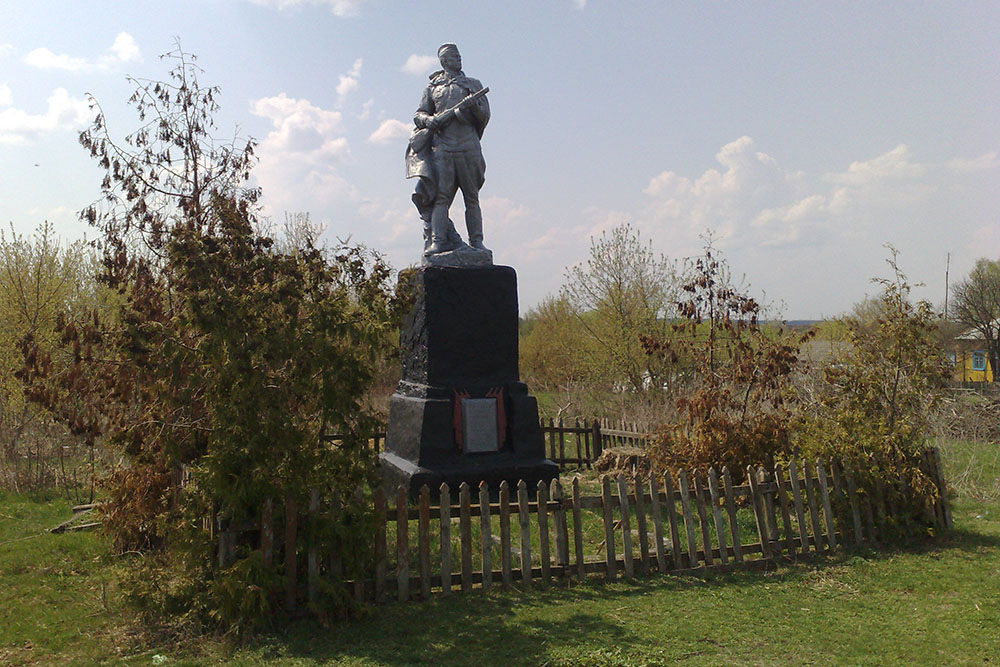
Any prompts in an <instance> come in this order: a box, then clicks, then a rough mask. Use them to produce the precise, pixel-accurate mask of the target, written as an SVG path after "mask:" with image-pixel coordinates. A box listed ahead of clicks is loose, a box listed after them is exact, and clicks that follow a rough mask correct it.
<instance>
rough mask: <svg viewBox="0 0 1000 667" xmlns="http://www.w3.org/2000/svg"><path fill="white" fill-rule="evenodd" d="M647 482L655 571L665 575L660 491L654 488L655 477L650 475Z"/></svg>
mask: <svg viewBox="0 0 1000 667" xmlns="http://www.w3.org/2000/svg"><path fill="white" fill-rule="evenodd" d="M648 482H649V513H650V514H651V515H652V516H653V540H655V546H656V569H657V570H659V571H660V572H661V573H666V571H667V554H666V551H665V550H664V548H663V516H662V515H661V513H660V490H659V489H658V488H657V487H656V475H650V476H649V480H648ZM671 502H672V501H671Z"/></svg>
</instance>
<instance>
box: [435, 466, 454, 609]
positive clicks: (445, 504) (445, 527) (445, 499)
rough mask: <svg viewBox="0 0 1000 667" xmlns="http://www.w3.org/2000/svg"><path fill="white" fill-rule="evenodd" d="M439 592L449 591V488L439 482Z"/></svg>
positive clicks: (444, 483) (445, 483)
mask: <svg viewBox="0 0 1000 667" xmlns="http://www.w3.org/2000/svg"><path fill="white" fill-rule="evenodd" d="M438 504H439V505H440V512H441V594H442V595H448V594H449V593H451V489H449V488H448V483H447V482H441V499H440V500H439V501H438Z"/></svg>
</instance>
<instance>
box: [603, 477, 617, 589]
mask: <svg viewBox="0 0 1000 667" xmlns="http://www.w3.org/2000/svg"><path fill="white" fill-rule="evenodd" d="M601 509H602V510H603V513H604V556H605V558H604V560H605V564H606V565H607V576H608V580H609V581H613V580H614V579H615V578H616V577H617V576H618V563H617V562H616V561H617V559H616V558H615V520H614V514H612V510H611V479H610V478H609V477H604V478H603V479H602V480H601Z"/></svg>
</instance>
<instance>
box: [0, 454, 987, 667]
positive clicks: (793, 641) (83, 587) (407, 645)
mask: <svg viewBox="0 0 1000 667" xmlns="http://www.w3.org/2000/svg"><path fill="white" fill-rule="evenodd" d="M942 445H943V447H944V452H943V454H944V456H943V458H944V462H945V465H946V468H947V470H948V474H949V478H955V479H956V480H958V479H960V478H962V475H963V473H965V472H968V474H966V475H965V477H964V479H965V482H963V483H961V484H960V483H958V482H957V481H956V483H954V484H953V487H954V488H955V489H956V490H957V491H958V493H959V494H960V495H959V497H958V499H957V500H956V502H955V509H954V516H955V523H956V531H955V532H954V533H953V534H952V535H951V536H950V537H948V538H947V539H944V540H941V541H937V542H914V543H910V544H907V545H903V546H901V547H898V548H896V549H894V550H891V551H883V552H878V553H876V552H863V553H859V554H854V553H848V554H839V555H837V556H835V557H829V558H822V559H817V560H812V561H807V562H804V563H798V564H793V565H791V566H782V567H779V568H776V569H772V570H770V571H765V572H740V573H733V574H719V575H704V576H685V577H674V576H655V577H651V578H648V579H644V580H640V581H637V582H636V583H624V582H619V583H616V584H610V585H606V584H603V583H601V581H600V579H592V580H591V581H589V582H588V583H586V584H583V585H574V586H572V587H569V588H567V587H565V586H564V585H563V586H560V587H557V588H553V589H552V590H549V591H547V592H532V593H531V594H524V593H521V592H517V591H514V592H509V593H494V594H491V595H489V596H485V595H483V594H482V593H479V592H476V593H473V594H469V595H458V594H456V595H453V596H451V597H450V598H447V599H446V598H441V597H436V598H435V599H433V600H432V601H430V602H426V603H409V604H388V605H385V606H383V607H379V608H374V609H371V610H369V611H368V612H367V614H366V615H365V616H364V617H363V618H359V619H357V620H354V621H351V622H347V623H342V624H337V625H333V626H332V627H328V628H324V627H320V626H319V625H318V624H316V623H314V622H310V621H300V622H297V623H294V624H292V625H291V626H288V627H286V628H285V629H284V630H282V631H280V632H276V633H274V634H270V635H265V636H262V637H259V638H258V639H257V640H255V642H254V643H252V644H251V645H249V646H244V647H242V648H238V649H234V648H232V647H230V646H228V645H227V644H226V643H225V642H223V641H222V640H218V639H213V638H202V639H199V640H197V641H192V642H189V643H187V644H185V645H184V646H174V647H171V648H165V647H157V646H155V645H149V644H148V643H147V644H146V645H143V644H142V643H140V640H139V637H137V636H136V633H135V629H133V628H130V627H129V625H128V623H127V622H126V621H123V620H121V618H120V615H119V614H118V613H117V612H118V611H120V607H119V606H118V605H117V604H116V603H115V602H114V596H113V583H114V573H115V570H114V567H115V565H114V563H113V562H111V561H110V560H108V559H106V558H105V557H103V556H102V554H103V550H104V545H103V543H102V540H101V538H100V537H99V535H97V534H94V533H85V534H64V535H50V534H46V533H42V530H43V529H44V528H48V527H51V526H54V525H55V524H57V523H59V522H60V521H61V520H63V519H65V518H67V517H68V516H69V509H68V503H66V502H65V501H60V500H49V499H46V498H26V497H23V496H10V495H5V496H0V577H2V579H0V620H2V625H0V663H4V664H7V663H9V664H31V663H37V664H51V663H56V662H74V661H75V662H77V663H79V664H89V663H95V662H101V661H117V660H121V659H123V660H124V661H125V662H126V663H132V664H151V663H153V662H162V661H165V662H166V663H167V664H213V663H221V662H227V663H232V664H244V665H264V664H279V665H316V664H345V665H406V664H428V665H429V664H483V665H486V664H502V663H506V664H511V665H515V664H517V665H520V664H529V665H531V664H551V665H576V664H585V665H620V664H626V665H629V664H635V665H640V664H673V663H675V662H684V663H685V664H693V665H700V664H720V663H722V664H727V663H728V664H743V663H755V664H779V665H784V664H802V663H819V664H830V663H834V664H906V663H912V664H956V663H972V662H975V663H984V662H989V661H991V660H992V661H996V660H997V656H998V655H1000V631H998V628H1000V502H998V500H997V498H996V496H995V495H994V496H990V493H989V491H990V489H991V488H993V486H992V485H993V484H994V483H995V481H996V479H997V478H998V477H1000V461H998V459H997V457H996V451H997V446H996V445H984V444H970V443H955V442H947V443H942ZM977 462H978V463H977ZM477 521H478V520H477V519H473V526H474V527H475V526H476V523H477ZM23 538H28V539H23ZM595 538H596V536H595ZM11 540H18V541H11ZM105 588H107V589H109V590H110V591H111V592H109V593H108V597H107V599H108V601H107V602H105V596H104V595H103V594H102V590H104V589H105ZM147 641H148V640H147ZM154 656H159V657H157V658H156V659H155V660H154Z"/></svg>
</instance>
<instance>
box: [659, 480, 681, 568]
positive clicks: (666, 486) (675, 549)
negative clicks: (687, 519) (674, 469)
mask: <svg viewBox="0 0 1000 667" xmlns="http://www.w3.org/2000/svg"><path fill="white" fill-rule="evenodd" d="M663 490H664V491H665V492H666V496H667V522H668V523H669V524H670V553H671V555H672V556H673V559H674V569H677V570H679V569H681V568H682V567H684V564H683V562H682V561H681V538H680V533H679V532H678V530H677V507H676V505H675V504H674V482H673V480H672V479H671V478H670V471H669V470H667V471H664V473H663Z"/></svg>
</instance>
